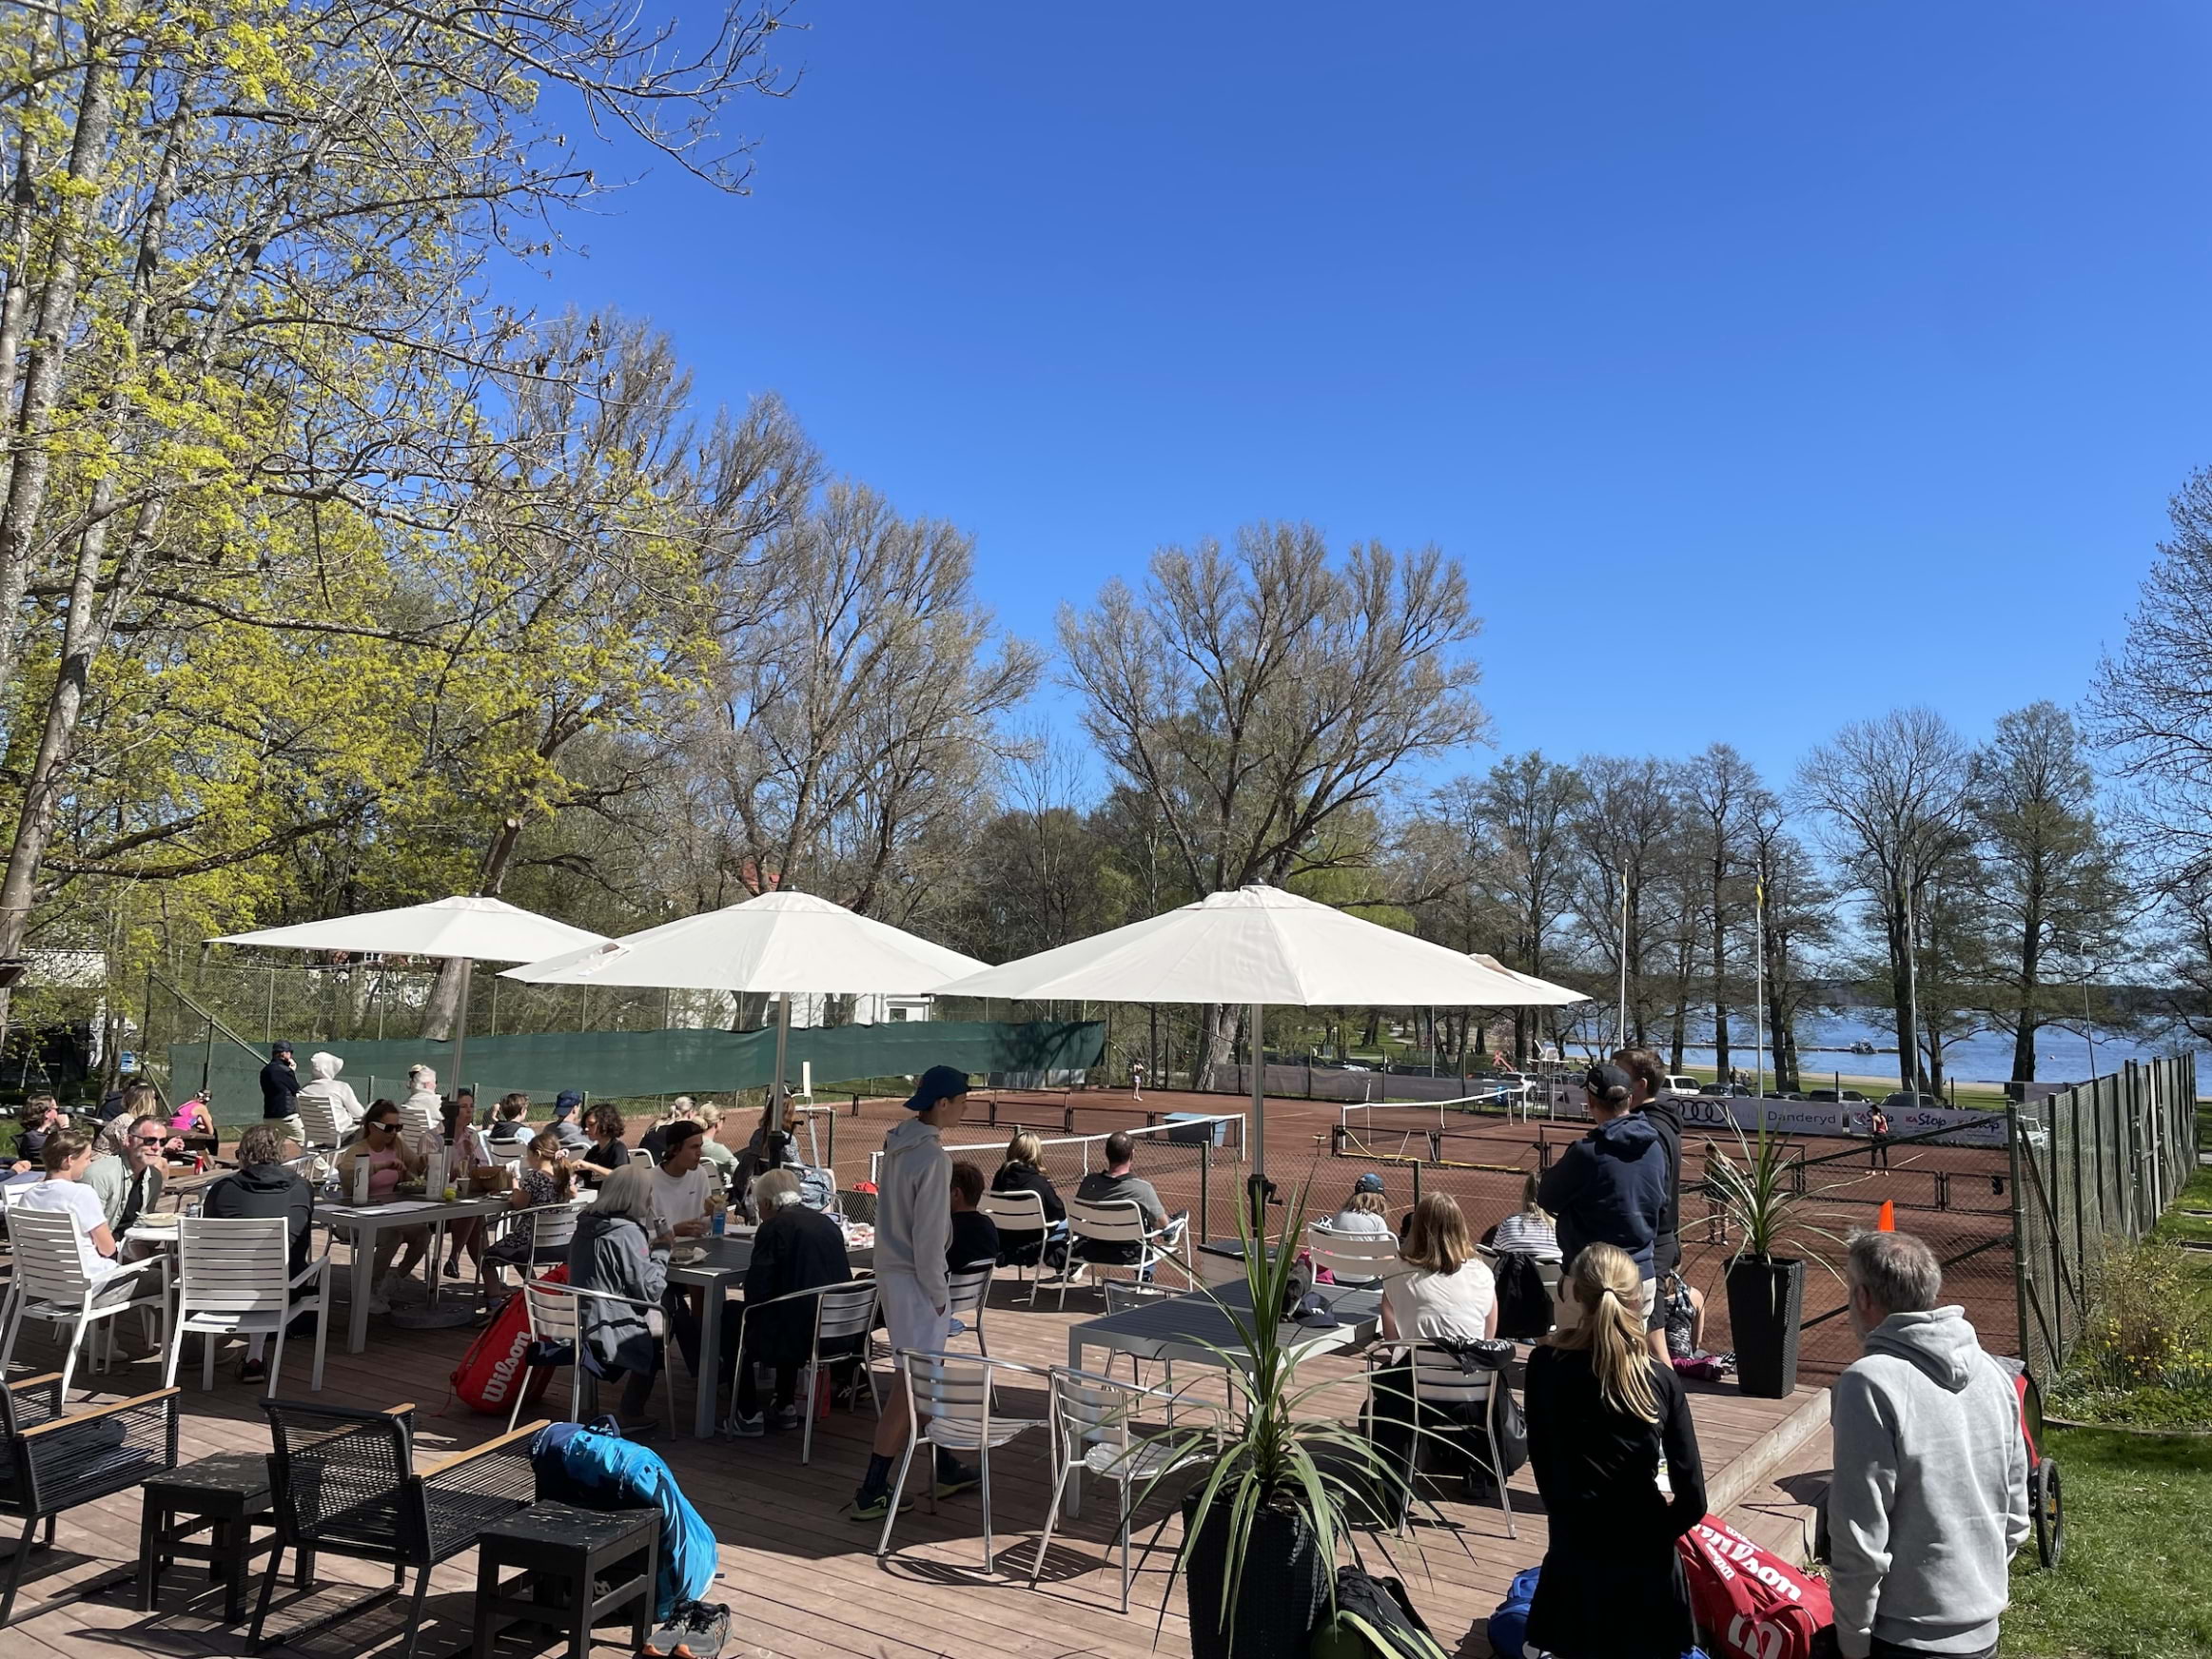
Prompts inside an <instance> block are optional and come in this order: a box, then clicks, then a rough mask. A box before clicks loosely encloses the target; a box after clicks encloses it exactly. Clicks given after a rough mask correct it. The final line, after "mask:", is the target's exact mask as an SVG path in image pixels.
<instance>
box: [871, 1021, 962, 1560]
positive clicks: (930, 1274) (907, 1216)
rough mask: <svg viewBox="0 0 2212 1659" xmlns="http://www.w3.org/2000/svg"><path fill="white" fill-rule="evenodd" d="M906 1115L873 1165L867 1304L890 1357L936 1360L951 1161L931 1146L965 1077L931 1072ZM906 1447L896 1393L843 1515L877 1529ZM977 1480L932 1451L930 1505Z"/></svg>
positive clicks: (944, 1070)
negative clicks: (876, 1312)
mask: <svg viewBox="0 0 2212 1659" xmlns="http://www.w3.org/2000/svg"><path fill="white" fill-rule="evenodd" d="M907 1109H908V1110H909V1111H910V1112H911V1113H912V1114H913V1116H912V1117H910V1118H909V1119H908V1120H907V1121H906V1122H903V1123H901V1124H899V1125H898V1126H897V1127H895V1128H893V1129H892V1130H891V1133H890V1134H889V1135H887V1136H885V1137H884V1141H883V1163H882V1166H881V1167H880V1168H879V1169H878V1170H877V1171H876V1179H875V1185H876V1199H875V1284H876V1296H877V1297H878V1298H879V1301H880V1305H881V1307H882V1309H883V1322H884V1324H885V1326H886V1327H887V1335H888V1336H889V1337H890V1338H891V1348H892V1350H893V1351H894V1352H897V1351H900V1350H904V1351H907V1352H909V1353H916V1354H942V1353H943V1352H944V1351H945V1340H946V1338H947V1337H949V1335H950V1334H951V1320H950V1319H949V1317H948V1315H947V1312H946V1310H947V1309H948V1308H949V1306H950V1304H951V1294H950V1291H949V1288H948V1287H947V1285H946V1282H945V1251H946V1246H947V1245H948V1244H949V1242H950V1241H951V1238H952V1155H951V1154H950V1153H949V1152H948V1151H946V1150H945V1146H944V1142H942V1140H941V1139H940V1136H941V1134H942V1132H943V1131H944V1130H947V1129H956V1128H958V1127H959V1126H960V1119H961V1116H962V1114H963V1113H965V1112H966V1111H967V1110H968V1074H967V1073H966V1072H962V1071H956V1070H954V1069H953V1068H952V1067H951V1066H949V1065H932V1066H931V1067H930V1069H929V1070H928V1071H926V1072H924V1073H923V1074H922V1078H921V1081H920V1082H919V1083H916V1084H915V1085H914V1094H913V1098H912V1099H911V1100H910V1101H908V1102H907ZM906 1439H907V1391H906V1388H905V1386H904V1384H901V1385H899V1386H897V1387H894V1388H893V1389H892V1390H891V1395H890V1397H889V1398H887V1399H886V1400H885V1401H884V1407H883V1417H882V1419H881V1421H879V1422H878V1423H877V1424H876V1426H875V1448H874V1454H873V1455H872V1456H871V1457H870V1458H869V1460H868V1473H867V1474H865V1475H864V1476H862V1477H861V1482H860V1491H859V1492H858V1493H855V1494H854V1495H853V1498H852V1503H850V1504H848V1505H847V1506H846V1511H845V1513H847V1514H849V1515H851V1516H852V1518H853V1519H854V1520H856V1521H880V1520H882V1519H884V1517H885V1516H886V1515H887V1514H889V1513H890V1511H891V1458H892V1457H893V1456H894V1455H896V1454H897V1453H898V1452H899V1450H900V1449H901V1448H902V1447H903V1446H904V1445H905V1444H906ZM979 1478H980V1477H979V1476H978V1475H977V1474H976V1472H975V1471H974V1470H973V1469H971V1468H969V1466H967V1465H965V1464H962V1463H959V1462H957V1461H955V1460H954V1458H953V1456H952V1454H950V1453H949V1452H948V1451H946V1450H945V1449H944V1448H943V1447H939V1448H938V1449H937V1495H938V1496H939V1497H950V1496H952V1495H953V1494H954V1493H962V1492H966V1491H968V1490H969V1489H970V1488H971V1487H973V1486H975V1485H976V1484H977V1483H978V1481H979ZM911 1501H912V1500H911V1499H908V1500H906V1501H905V1502H902V1503H901V1504H900V1506H899V1507H900V1508H901V1509H904V1508H906V1507H907V1505H908V1503H910V1502H911Z"/></svg>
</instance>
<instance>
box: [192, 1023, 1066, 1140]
mask: <svg viewBox="0 0 2212 1659" xmlns="http://www.w3.org/2000/svg"><path fill="white" fill-rule="evenodd" d="M293 1047H294V1049H295V1050H296V1051H297V1058H298V1060H299V1063H300V1075H301V1077H302V1078H303V1079H304V1078H306V1077H308V1076H309V1075H311V1068H310V1066H309V1064H308V1062H309V1057H310V1056H311V1055H313V1054H315V1053H316V1052H318V1051H319V1050H325V1049H326V1050H328V1051H329V1052H330V1053H332V1054H335V1055H337V1056H338V1057H339V1058H340V1059H342V1060H343V1061H344V1062H345V1069H344V1070H343V1072H341V1073H340V1075H341V1076H342V1077H343V1079H344V1080H345V1081H346V1082H347V1083H351V1084H352V1085H353V1092H354V1093H355V1094H357V1095H359V1096H360V1097H361V1099H362V1102H363V1103H366V1102H368V1101H372V1100H375V1099H376V1098H377V1097H378V1096H380V1095H382V1096H387V1097H389V1098H391V1099H393V1100H398V1099H400V1098H401V1096H402V1095H404V1094H405V1093H406V1092H407V1068H408V1067H409V1066H411V1065H416V1064H427V1065H431V1066H434V1067H436V1068H437V1071H438V1077H439V1082H440V1084H441V1085H443V1086H444V1087H445V1088H447V1089H451V1088H452V1087H453V1086H454V1084H455V1083H456V1081H457V1080H456V1079H455V1078H454V1076H453V1044H451V1043H432V1042H429V1041H426V1040H424V1039H421V1038H405V1039H397V1040H395V1039H389V1038H387V1039H385V1040H384V1041H382V1042H376V1041H364V1042H352V1041H346V1042H328V1043H317V1042H311V1041H309V1040H307V1039H304V1038H300V1039H295V1040H294V1042H293ZM1105 1052H1106V1026H1105V1025H1103V1024H1101V1023H1100V1022H1099V1021H1096V1020H1081V1021H1074V1020H1067V1021H1035V1022H1031V1023H1029V1024H1026V1025H1018V1024H1012V1023H1008V1022H1005V1021H985V1020H974V1021H951V1020H920V1021H913V1022H908V1023H894V1024H891V1025H832V1026H825V1027H822V1028H820V1029H813V1030H806V1029H801V1030H794V1031H793V1032H792V1034H791V1039H790V1045H789V1049H788V1057H789V1058H788V1064H789V1065H790V1067H791V1076H790V1078H789V1079H788V1080H787V1081H788V1082H789V1083H791V1084H792V1086H793V1087H794V1088H795V1087H796V1086H797V1085H798V1083H799V1080H800V1078H801V1076H802V1075H804V1074H802V1072H801V1070H800V1067H801V1066H802V1064H803V1065H805V1066H806V1067H807V1068H808V1070H809V1072H811V1074H812V1080H813V1083H814V1086H815V1088H816V1089H826V1088H830V1087H832V1086H834V1085H835V1084H837V1083H844V1082H847V1081H850V1080H855V1079H860V1078H878V1077H883V1078H889V1077H910V1076H914V1075H917V1074H919V1073H921V1072H923V1071H927V1070H928V1069H929V1068H930V1066H932V1065H955V1066H958V1067H959V1068H960V1069H961V1070H962V1071H965V1072H967V1073H969V1075H970V1076H973V1077H975V1078H976V1079H977V1080H978V1081H979V1082H980V1081H987V1080H992V1079H996V1080H1001V1081H1003V1082H1005V1083H1008V1084H1010V1085H1012V1086H1022V1085H1024V1084H1032V1083H1046V1082H1060V1081H1064V1080H1063V1079H1062V1078H1061V1077H1060V1076H1058V1075H1056V1074H1062V1073H1069V1072H1080V1071H1083V1070H1085V1069H1086V1068H1088V1067H1091V1066H1095V1065H1097V1064H1098V1063H1099V1060H1100V1058H1101V1056H1103V1055H1104V1054H1105ZM266 1059H267V1056H266V1055H265V1054H263V1053H258V1052H255V1051H252V1050H249V1049H245V1048H242V1047H240V1046H239V1045H238V1044H235V1043H231V1042H229V1041H227V1040H226V1039H225V1038H223V1037H220V1036H218V1037H216V1038H214V1039H213V1041H212V1042H200V1043H172V1044H169V1048H168V1062H169V1075H168V1078H167V1079H166V1083H167V1084H168V1091H169V1094H170V1097H171V1098H172V1099H182V1098H183V1097H184V1096H185V1095H186V1093H188V1092H189V1091H191V1090H192V1089H195V1088H198V1087H199V1086H200V1083H201V1080H202V1078H203V1077H205V1078H206V1082H207V1084H208V1086H209V1087H210V1088H211V1089H212V1090H213V1091H214V1093H213V1097H212V1102H213V1105H214V1108H215V1117H216V1121H217V1122H224V1123H243V1122H250V1121H252V1120H253V1119H256V1118H259V1117H260V1116H261V1067H262V1065H263V1064H264V1062H265V1061H266ZM462 1059H463V1064H464V1069H465V1070H466V1073H467V1075H466V1076H465V1077H463V1078H461V1079H460V1080H458V1081H460V1082H462V1083H468V1084H470V1085H471V1086H472V1087H474V1088H475V1089H476V1091H477V1097H478V1099H479V1100H488V1099H491V1098H494V1097H496V1096H499V1095H502V1094H505V1093H507V1092H508V1091H509V1090H511V1089H523V1090H526V1091H528V1092H529V1093H530V1094H532V1095H534V1096H537V1097H538V1099H539V1100H540V1102H541V1103H550V1101H551V1100H552V1097H553V1096H554V1095H555V1094H556V1093H558V1091H559V1090H561V1089H576V1090H578V1091H579V1092H581V1093H582V1094H584V1095H586V1096H588V1097H591V1098H594V1099H599V1098H604V1097H607V1096H617V1097H623V1096H632V1095H673V1094H728V1093H732V1092H734V1091H735V1090H737V1089H757V1088H766V1087H767V1086H768V1084H769V1081H770V1079H771V1077H772V1076H773V1073H774V1070H775V1032H774V1031H773V1030H762V1031H701V1030H673V1031H540V1032H533V1033H530V1034H528V1035H525V1036H519V1037H472V1038H470V1039H469V1040H468V1043H467V1044H466V1049H465V1052H464V1054H463V1056H462Z"/></svg>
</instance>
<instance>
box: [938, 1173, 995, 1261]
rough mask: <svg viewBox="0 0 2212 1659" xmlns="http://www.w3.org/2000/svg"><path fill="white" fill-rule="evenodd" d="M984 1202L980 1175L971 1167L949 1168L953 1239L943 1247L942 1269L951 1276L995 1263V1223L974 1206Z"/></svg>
mask: <svg viewBox="0 0 2212 1659" xmlns="http://www.w3.org/2000/svg"><path fill="white" fill-rule="evenodd" d="M981 1202H983V1171H982V1170H980V1169H978V1168H976V1167H975V1165H974V1164H972V1163H955V1164H954V1165H953V1166H952V1238H951V1240H950V1241H949V1243H948V1244H947V1245H946V1246H945V1265H946V1266H947V1267H948V1268H949V1269H950V1270H951V1271H952V1272H954V1273H958V1272H959V1271H960V1270H961V1269H962V1268H964V1267H981V1266H983V1265H984V1264H985V1263H987V1262H989V1263H996V1262H997V1260H998V1223H997V1222H995V1221H993V1220H991V1219H990V1218H989V1216H987V1215H985V1214H984V1213H983V1212H982V1211H981V1210H978V1209H977V1208H976V1207H975V1206H976V1205H977V1204H980V1203H981Z"/></svg>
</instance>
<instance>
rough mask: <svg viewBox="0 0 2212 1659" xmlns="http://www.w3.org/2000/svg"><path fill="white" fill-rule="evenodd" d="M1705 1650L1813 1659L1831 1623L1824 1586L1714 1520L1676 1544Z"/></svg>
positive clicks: (1757, 1658)
mask: <svg viewBox="0 0 2212 1659" xmlns="http://www.w3.org/2000/svg"><path fill="white" fill-rule="evenodd" d="M1674 1548H1675V1549H1676V1550H1677V1551H1679V1552H1681V1556H1682V1571H1683V1575H1684V1576H1685V1577H1686V1578H1687V1579H1688V1580H1689V1582H1690V1606H1691V1609H1692V1610H1693V1612H1694V1613H1695V1614H1696V1617H1697V1629H1698V1630H1699V1632H1700V1633H1701V1634H1702V1635H1703V1636H1704V1638H1705V1644H1706V1646H1707V1647H1708V1648H1709V1649H1712V1651H1713V1653H1715V1654H1717V1655H1720V1656H1722V1659H1811V1655H1812V1653H1813V1651H1814V1649H1813V1643H1814V1640H1815V1639H1816V1638H1817V1637H1818V1636H1819V1634H1820V1632H1821V1631H1822V1630H1827V1629H1829V1628H1830V1627H1831V1626H1833V1625H1834V1623H1835V1609H1834V1607H1833V1606H1832V1605H1831V1604H1830V1601H1829V1595H1828V1585H1827V1584H1826V1583H1825V1582H1824V1581H1822V1580H1820V1579H1817V1578H1808V1577H1807V1576H1806V1575H1805V1574H1804V1573H1802V1572H1799V1571H1797V1570H1796V1569H1795V1568H1793V1567H1791V1565H1790V1564H1789V1563H1788V1562H1787V1561H1784V1560H1783V1559H1782V1558H1781V1557H1780V1556H1779V1555H1775V1554H1772V1552H1768V1551H1765V1550H1762V1549H1760V1548H1759V1547H1758V1546H1757V1545H1756V1544H1754V1543H1752V1541H1751V1540H1750V1539H1749V1538H1747V1537H1745V1536H1744V1535H1743V1534H1742V1533H1741V1532H1737V1531H1736V1530H1735V1529H1734V1528H1733V1527H1732V1526H1730V1525H1729V1524H1728V1523H1727V1522H1725V1521H1723V1520H1721V1519H1720V1518H1719V1517H1718V1516H1717V1515H1707V1516H1706V1517H1705V1519H1704V1520H1702V1521H1700V1522H1698V1524H1697V1525H1696V1526H1694V1527H1693V1528H1691V1529H1690V1531H1689V1532H1687V1533H1685V1534H1684V1535H1683V1536H1682V1537H1680V1538H1678V1539H1676V1540H1675V1542H1674Z"/></svg>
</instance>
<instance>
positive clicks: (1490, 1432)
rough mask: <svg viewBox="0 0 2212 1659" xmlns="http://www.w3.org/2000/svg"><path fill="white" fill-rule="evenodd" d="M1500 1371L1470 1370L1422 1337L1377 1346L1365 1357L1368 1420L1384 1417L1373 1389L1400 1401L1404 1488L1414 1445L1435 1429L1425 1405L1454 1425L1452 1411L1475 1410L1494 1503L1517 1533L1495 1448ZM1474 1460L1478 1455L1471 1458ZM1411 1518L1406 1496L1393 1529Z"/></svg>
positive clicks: (1414, 1471)
mask: <svg viewBox="0 0 2212 1659" xmlns="http://www.w3.org/2000/svg"><path fill="white" fill-rule="evenodd" d="M1409 1370H1410V1372H1411V1378H1412V1390H1413V1401H1412V1403H1411V1405H1410V1406H1407V1405H1406V1403H1405V1394H1406V1381H1407V1374H1408V1372H1409ZM1385 1374H1389V1380H1388V1381H1387V1382H1384V1383H1383V1384H1382V1385H1381V1388H1380V1390H1379V1389H1378V1386H1377V1383H1378V1379H1379V1378H1380V1377H1382V1376H1385ZM1504 1376H1505V1374H1504V1373H1503V1372H1502V1371H1493V1370H1491V1369H1489V1368H1488V1367H1486V1366H1478V1367H1476V1368H1475V1369H1474V1370H1471V1371H1470V1370H1467V1369H1465V1368H1463V1367H1462V1366H1461V1365H1460V1364H1459V1361H1458V1356H1455V1355H1453V1354H1452V1353H1451V1352H1449V1351H1448V1350H1446V1349H1443V1348H1438V1347H1434V1346H1432V1345H1431V1344H1429V1343H1426V1342H1414V1343H1409V1344H1404V1345H1400V1346H1399V1347H1396V1348H1391V1349H1381V1350H1378V1351H1377V1352H1376V1353H1375V1354H1373V1355H1371V1356H1369V1357H1368V1361H1367V1413H1368V1421H1370V1422H1373V1423H1380V1422H1381V1421H1383V1420H1384V1419H1383V1418H1382V1416H1381V1415H1380V1412H1379V1410H1378V1402H1377V1395H1378V1394H1379V1393H1381V1392H1387V1393H1388V1394H1390V1395H1391V1396H1394V1397H1395V1399H1396V1400H1397V1401H1398V1402H1399V1404H1400V1406H1403V1407H1405V1409H1406V1412H1407V1415H1408V1416H1409V1417H1410V1418H1411V1419H1412V1422H1413V1424H1414V1427H1411V1428H1408V1429H1407V1430H1406V1452H1405V1483H1406V1486H1407V1489H1408V1491H1409V1492H1410V1490H1411V1488H1412V1486H1413V1483H1414V1481H1415V1480H1416V1479H1417V1478H1418V1477H1419V1474H1420V1451H1421V1443H1422V1441H1423V1440H1424V1439H1426V1438H1428V1437H1430V1436H1432V1435H1436V1434H1437V1433H1439V1431H1437V1430H1435V1429H1432V1428H1429V1427H1428V1426H1427V1424H1425V1423H1424V1422H1422V1419H1423V1418H1424V1417H1425V1416H1427V1415H1429V1411H1430V1408H1434V1409H1435V1410H1436V1411H1437V1412H1439V1413H1443V1412H1447V1411H1449V1412H1452V1413H1453V1414H1454V1415H1453V1416H1452V1417H1451V1418H1449V1419H1447V1420H1449V1421H1450V1422H1452V1424H1453V1425H1454V1427H1455V1428H1458V1427H1459V1426H1460V1425H1459V1422H1458V1414H1459V1413H1461V1412H1466V1411H1474V1412H1479V1413H1480V1414H1481V1423H1482V1438H1483V1441H1484V1443H1485V1444H1487V1445H1488V1447H1489V1448H1490V1456H1489V1460H1488V1470H1489V1474H1490V1477H1491V1479H1492V1480H1494V1481H1496V1482H1497V1484H1498V1508H1499V1509H1500V1510H1502V1511H1503V1512H1504V1513H1505V1535H1506V1536H1507V1537H1509V1538H1514V1537H1518V1536H1519V1534H1518V1533H1517V1532H1515V1531H1514V1525H1513V1495H1512V1493H1510V1492H1508V1491H1507V1490H1506V1483H1505V1473H1504V1466H1503V1465H1504V1460H1503V1459H1502V1458H1501V1457H1500V1456H1499V1455H1498V1395H1499V1384H1500V1383H1501V1382H1502V1381H1503V1380H1504ZM1477 1461H1478V1462H1481V1461H1482V1459H1480V1458H1479V1457H1478V1458H1477ZM1412 1522H1413V1505H1412V1503H1411V1501H1410V1499H1409V1501H1408V1502H1407V1503H1406V1504H1405V1505H1404V1506H1403V1507H1402V1508H1401V1509H1400V1513H1399V1517H1398V1535H1399V1536H1400V1537H1401V1538H1402V1537H1404V1536H1405V1535H1406V1532H1407V1531H1408V1529H1409V1528H1410V1527H1411V1525H1412Z"/></svg>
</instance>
